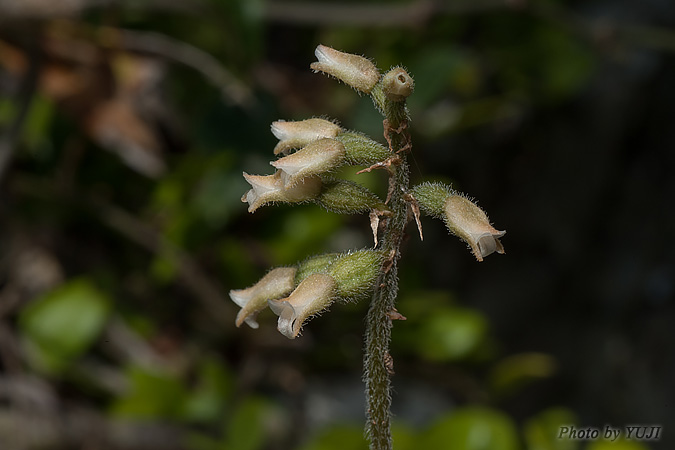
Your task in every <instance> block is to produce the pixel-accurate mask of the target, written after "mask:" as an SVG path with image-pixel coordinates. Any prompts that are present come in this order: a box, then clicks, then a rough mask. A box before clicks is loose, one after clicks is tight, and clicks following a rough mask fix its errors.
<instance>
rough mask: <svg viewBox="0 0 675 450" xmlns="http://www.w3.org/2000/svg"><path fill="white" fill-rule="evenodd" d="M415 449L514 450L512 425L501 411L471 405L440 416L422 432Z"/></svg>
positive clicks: (515, 447)
mask: <svg viewBox="0 0 675 450" xmlns="http://www.w3.org/2000/svg"><path fill="white" fill-rule="evenodd" d="M417 448H420V449H422V448H424V449H426V448H448V449H452V450H517V449H518V448H519V444H518V436H517V433H516V428H515V426H514V424H513V422H512V420H511V419H510V418H509V417H508V416H507V415H506V414H504V413H502V412H499V411H496V410H493V409H488V408H479V407H471V408H464V409H460V410H457V411H456V412H454V413H452V414H450V415H448V416H445V417H443V418H441V419H440V420H439V421H438V422H436V424H435V425H433V426H432V427H431V429H429V430H428V431H427V432H426V433H424V434H423V435H422V437H421V439H420V440H419V441H418V446H417Z"/></svg>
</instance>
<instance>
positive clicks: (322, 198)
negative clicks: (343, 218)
mask: <svg viewBox="0 0 675 450" xmlns="http://www.w3.org/2000/svg"><path fill="white" fill-rule="evenodd" d="M316 202H317V203H318V204H319V205H321V206H323V207H324V208H326V209H327V210H328V211H331V212H334V213H338V214H357V213H362V212H368V211H373V210H376V209H377V210H380V211H383V210H386V209H387V206H386V205H385V204H384V202H383V201H382V200H380V198H379V197H378V196H377V195H375V194H373V193H372V192H371V191H369V190H368V189H367V188H365V187H363V186H361V185H360V184H357V183H354V182H352V181H345V180H331V181H324V183H323V188H322V189H321V194H319V196H318V197H317V198H316Z"/></svg>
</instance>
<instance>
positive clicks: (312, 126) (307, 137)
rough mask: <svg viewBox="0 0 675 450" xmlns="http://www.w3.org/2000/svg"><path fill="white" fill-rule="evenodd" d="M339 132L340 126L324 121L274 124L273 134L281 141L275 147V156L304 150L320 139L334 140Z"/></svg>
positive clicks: (280, 121) (310, 120)
mask: <svg viewBox="0 0 675 450" xmlns="http://www.w3.org/2000/svg"><path fill="white" fill-rule="evenodd" d="M339 132H340V126H339V125H336V124H334V123H333V122H331V121H328V120H324V119H317V118H314V119H307V120H300V121H296V122H292V121H291V122H286V121H284V120H278V121H276V122H272V134H274V136H276V138H277V139H279V143H278V144H277V145H276V147H274V154H275V155H278V154H279V153H288V151H289V150H292V149H294V148H302V147H304V146H306V145H307V144H309V143H310V142H313V141H316V140H318V139H322V138H334V137H335V136H337V135H338V133H339Z"/></svg>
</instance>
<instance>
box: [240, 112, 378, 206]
mask: <svg viewBox="0 0 675 450" xmlns="http://www.w3.org/2000/svg"><path fill="white" fill-rule="evenodd" d="M272 133H274V135H275V136H276V137H277V138H278V139H279V143H278V144H277V145H276V147H275V148H274V153H275V154H277V155H278V154H282V155H285V156H282V157H281V158H279V159H277V160H276V161H272V162H270V165H272V166H273V167H274V168H275V169H276V172H275V173H273V174H272V175H249V174H247V173H244V178H245V179H246V181H247V182H248V183H249V184H250V185H251V189H250V190H249V191H248V192H246V193H245V194H244V196H243V197H242V198H241V201H242V202H246V203H248V205H249V207H248V211H249V212H255V210H257V209H258V208H259V207H261V206H263V205H267V204H270V203H275V202H282V203H302V202H314V203H318V204H320V205H322V206H324V207H325V208H326V209H328V210H331V211H337V212H344V213H358V212H366V211H371V210H384V209H386V206H385V205H384V203H383V202H382V201H381V200H380V199H378V198H377V196H375V194H373V193H372V192H370V191H369V190H368V189H366V188H364V187H362V186H360V185H358V184H356V183H351V182H348V181H343V180H335V179H332V178H331V177H330V173H331V172H333V171H334V170H335V169H337V168H338V167H341V166H343V165H345V164H360V165H371V164H375V163H376V162H378V161H381V160H383V159H386V158H387V157H388V156H389V151H388V150H387V149H386V148H385V147H384V146H383V145H382V144H380V143H378V142H375V141H373V140H372V139H370V138H368V137H366V136H363V135H361V134H359V133H356V132H353V131H347V130H343V129H342V128H341V127H340V126H339V125H337V124H335V123H334V122H331V121H329V120H325V119H319V118H314V119H307V120H301V121H296V122H291V121H289V122H286V121H283V120H279V121H277V122H274V123H272ZM293 150H296V151H295V152H293V153H291V152H292V151H293ZM345 191H348V192H349V193H350V195H347V196H345V195H341V194H343V193H344V192H345ZM336 193H340V195H336Z"/></svg>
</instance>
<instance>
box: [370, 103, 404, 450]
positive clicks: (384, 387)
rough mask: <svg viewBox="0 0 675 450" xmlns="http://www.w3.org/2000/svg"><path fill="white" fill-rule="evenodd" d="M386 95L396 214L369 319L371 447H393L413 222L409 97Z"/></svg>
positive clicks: (385, 235)
mask: <svg viewBox="0 0 675 450" xmlns="http://www.w3.org/2000/svg"><path fill="white" fill-rule="evenodd" d="M378 94H379V93H378ZM375 95H377V94H375ZM375 95H374V97H375ZM380 98H381V99H382V100H383V102H382V103H381V106H383V107H382V108H381V110H382V111H383V113H384V114H385V115H386V120H385V122H384V126H385V136H389V141H390V144H391V150H392V157H393V158H392V160H391V162H392V164H391V166H390V188H389V189H390V200H389V207H390V209H391V211H392V213H393V215H392V217H390V218H388V219H387V222H386V224H385V229H384V232H383V235H382V239H381V241H380V245H379V248H381V249H382V250H384V251H385V254H386V255H387V260H386V261H385V263H384V265H383V267H382V270H381V272H380V275H379V277H378V280H377V285H376V286H375V292H374V294H373V299H372V302H371V304H370V309H369V311H368V316H367V319H366V320H367V330H366V348H365V357H364V381H365V383H366V397H367V403H368V407H367V411H366V416H367V424H366V432H367V435H368V438H369V439H370V448H371V450H390V449H391V448H392V440H391V427H390V418H391V413H390V406H391V393H390V377H391V375H392V374H393V359H392V357H391V355H390V354H389V341H390V338H391V328H392V317H393V316H392V313H393V312H394V311H395V309H394V307H395V304H396V296H397V294H398V260H399V257H400V247H401V242H402V240H403V235H404V229H405V226H406V224H407V222H408V204H407V202H406V200H405V198H404V195H405V193H406V192H407V191H408V189H409V180H408V163H407V161H406V154H405V153H406V151H405V150H403V151H401V153H397V152H398V151H399V150H402V149H404V147H405V146H406V145H408V144H409V143H410V136H409V134H408V131H407V125H408V119H407V111H406V108H405V102H392V101H389V100H386V99H384V96H382V97H380ZM376 104H377V100H376Z"/></svg>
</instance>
